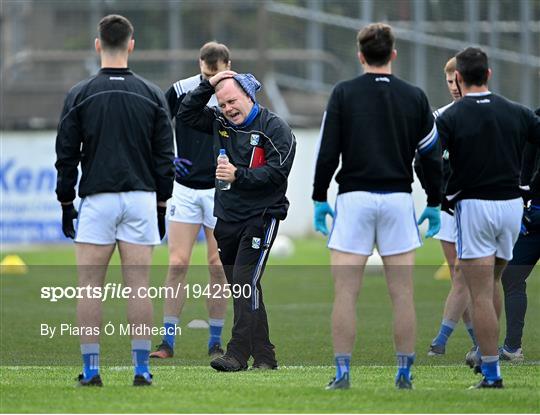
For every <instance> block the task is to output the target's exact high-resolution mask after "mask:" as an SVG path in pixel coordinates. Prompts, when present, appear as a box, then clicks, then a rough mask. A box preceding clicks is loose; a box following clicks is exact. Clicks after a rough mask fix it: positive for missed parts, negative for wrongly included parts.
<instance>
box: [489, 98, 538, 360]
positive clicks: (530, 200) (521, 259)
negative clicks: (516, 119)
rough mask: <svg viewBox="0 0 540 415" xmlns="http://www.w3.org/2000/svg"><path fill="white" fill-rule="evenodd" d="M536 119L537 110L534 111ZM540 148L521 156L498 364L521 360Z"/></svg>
mask: <svg viewBox="0 0 540 415" xmlns="http://www.w3.org/2000/svg"><path fill="white" fill-rule="evenodd" d="M536 115H537V116H539V117H540V108H538V109H537V110H536ZM539 169H540V148H538V146H536V145H534V144H531V143H527V145H526V146H525V151H524V153H523V167H522V169H521V177H520V182H521V187H522V189H523V190H524V192H523V198H524V202H525V210H524V214H523V223H522V226H521V232H520V233H519V237H518V240H517V242H516V244H515V245H514V250H513V258H512V260H511V261H510V262H509V263H508V267H506V269H505V270H504V273H503V275H502V278H501V281H502V286H503V290H504V309H505V315H506V336H505V339H504V344H503V346H502V347H501V348H500V349H499V356H500V358H501V359H502V360H510V361H520V360H523V359H524V356H523V349H522V347H521V337H522V336H523V327H524V326H525V313H526V312H527V283H526V280H527V278H528V277H529V275H530V274H531V272H532V270H533V269H534V267H535V265H536V263H537V262H538V260H539V259H540V171H539Z"/></svg>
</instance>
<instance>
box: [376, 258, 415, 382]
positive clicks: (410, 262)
mask: <svg viewBox="0 0 540 415" xmlns="http://www.w3.org/2000/svg"><path fill="white" fill-rule="evenodd" d="M414 257H415V251H414V250H412V251H409V252H405V253H403V254H397V255H386V256H383V257H382V260H383V264H384V275H385V277H386V283H387V285H388V293H389V294H390V300H391V301H392V310H393V316H394V345H395V349H396V357H397V366H398V369H397V374H396V386H397V387H398V388H400V389H410V388H412V383H411V380H412V376H411V366H412V365H413V363H414V360H415V353H414V346H415V342H416V312H415V309H414V286H413V270H414Z"/></svg>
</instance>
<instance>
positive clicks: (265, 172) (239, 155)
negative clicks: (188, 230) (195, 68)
mask: <svg viewBox="0 0 540 415" xmlns="http://www.w3.org/2000/svg"><path fill="white" fill-rule="evenodd" d="M259 88H260V84H259V83H258V81H257V80H256V79H255V78H254V77H253V76H252V75H249V74H236V73H235V72H232V71H224V72H220V73H218V74H217V75H215V76H214V77H212V78H210V80H208V81H207V80H204V81H202V82H201V84H200V85H199V87H198V88H196V89H195V90H193V91H191V92H189V93H188V94H187V96H186V97H185V98H184V100H183V101H182V104H181V105H180V110H179V113H178V115H179V117H180V119H181V120H182V121H184V122H185V123H186V124H188V125H190V126H191V127H193V128H196V129H198V130H200V131H203V132H206V133H208V134H212V135H213V137H214V157H217V155H218V153H219V150H220V149H224V150H225V151H226V154H227V156H228V158H229V163H227V164H219V165H218V166H217V169H216V178H217V179H218V180H222V181H226V182H229V183H231V187H230V189H229V190H216V196H215V207H214V214H215V216H217V218H218V220H217V224H216V228H215V229H214V236H215V237H216V240H217V243H218V248H219V252H220V258H221V262H222V263H223V266H224V268H225V274H226V276H227V281H228V283H229V284H231V286H232V288H231V289H232V291H233V293H234V292H235V290H236V292H237V293H238V290H237V288H238V287H239V288H241V290H240V291H241V293H240V295H234V296H233V303H234V326H233V329H232V338H231V340H230V341H229V344H228V345H227V352H226V353H225V355H224V356H222V357H219V358H217V359H214V360H212V362H211V365H212V367H213V368H214V369H216V370H219V371H227V372H231V371H239V370H245V369H246V368H247V361H248V359H249V358H250V356H253V359H254V362H253V367H254V368H259V369H275V368H276V367H277V361H276V358H275V354H274V346H273V345H272V343H271V342H270V338H269V331H268V321H267V315H266V310H265V307H264V302H263V295H262V288H261V277H262V273H263V271H264V267H265V264H266V260H267V258H268V254H269V252H270V249H271V247H272V244H273V242H274V239H275V237H276V233H277V229H278V225H279V221H280V220H283V219H285V217H286V216H287V210H288V207H289V201H288V200H287V198H286V197H285V192H286V190H287V177H288V175H289V172H290V170H291V167H292V163H293V159H294V155H295V148H296V140H295V137H294V135H293V133H292V131H291V129H290V127H289V126H288V125H287V124H286V123H285V122H284V121H283V120H281V119H280V118H279V117H278V116H277V115H275V114H273V113H271V112H270V111H268V110H267V109H266V108H263V107H261V106H259V104H258V103H257V101H256V99H255V93H256V91H257V90H258V89H259ZM214 91H215V93H216V98H217V100H218V104H219V109H218V108H209V107H207V106H206V104H207V102H208V100H209V99H210V97H211V96H212V94H213V93H214Z"/></svg>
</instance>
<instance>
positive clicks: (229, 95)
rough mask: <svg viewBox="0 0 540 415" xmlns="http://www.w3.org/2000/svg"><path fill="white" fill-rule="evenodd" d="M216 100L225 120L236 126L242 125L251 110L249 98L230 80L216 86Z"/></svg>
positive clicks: (251, 105) (251, 104) (251, 103)
mask: <svg viewBox="0 0 540 415" xmlns="http://www.w3.org/2000/svg"><path fill="white" fill-rule="evenodd" d="M216 98H217V101H218V104H219V108H220V109H221V112H222V113H223V115H224V116H225V118H226V119H227V120H228V121H230V122H232V123H233V124H236V125H238V124H242V123H243V122H244V121H245V119H246V117H247V116H248V115H249V113H250V111H251V109H252V108H253V101H252V100H251V98H250V97H248V96H247V94H246V93H245V92H244V90H243V89H242V88H241V87H240V85H238V83H237V82H236V81H235V80H234V79H232V78H228V79H224V80H223V81H221V82H220V83H219V84H217V86H216Z"/></svg>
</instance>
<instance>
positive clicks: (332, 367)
mask: <svg viewBox="0 0 540 415" xmlns="http://www.w3.org/2000/svg"><path fill="white" fill-rule="evenodd" d="M522 366H527V367H528V366H540V360H535V361H530V362H522V363H517V364H508V365H504V364H503V370H504V368H509V367H522ZM60 367H78V365H72V366H60V365H58V366H0V370H2V369H7V370H36V369H45V370H49V369H57V368H60ZM352 367H353V368H374V369H384V368H394V367H396V366H395V365H360V366H358V365H352ZM414 367H416V368H418V367H421V368H424V367H428V368H454V367H462V368H464V369H468V368H467V366H465V365H464V364H454V365H415V366H414ZM185 368H194V369H195V368H196V369H208V368H210V366H209V365H204V366H191V365H183V366H152V370H162V369H185ZM102 369H105V370H113V371H115V370H116V371H122V370H133V366H102ZM279 369H287V370H289V369H290V370H302V369H325V370H326V369H328V370H330V369H335V366H333V365H332V366H317V365H306V366H279Z"/></svg>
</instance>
